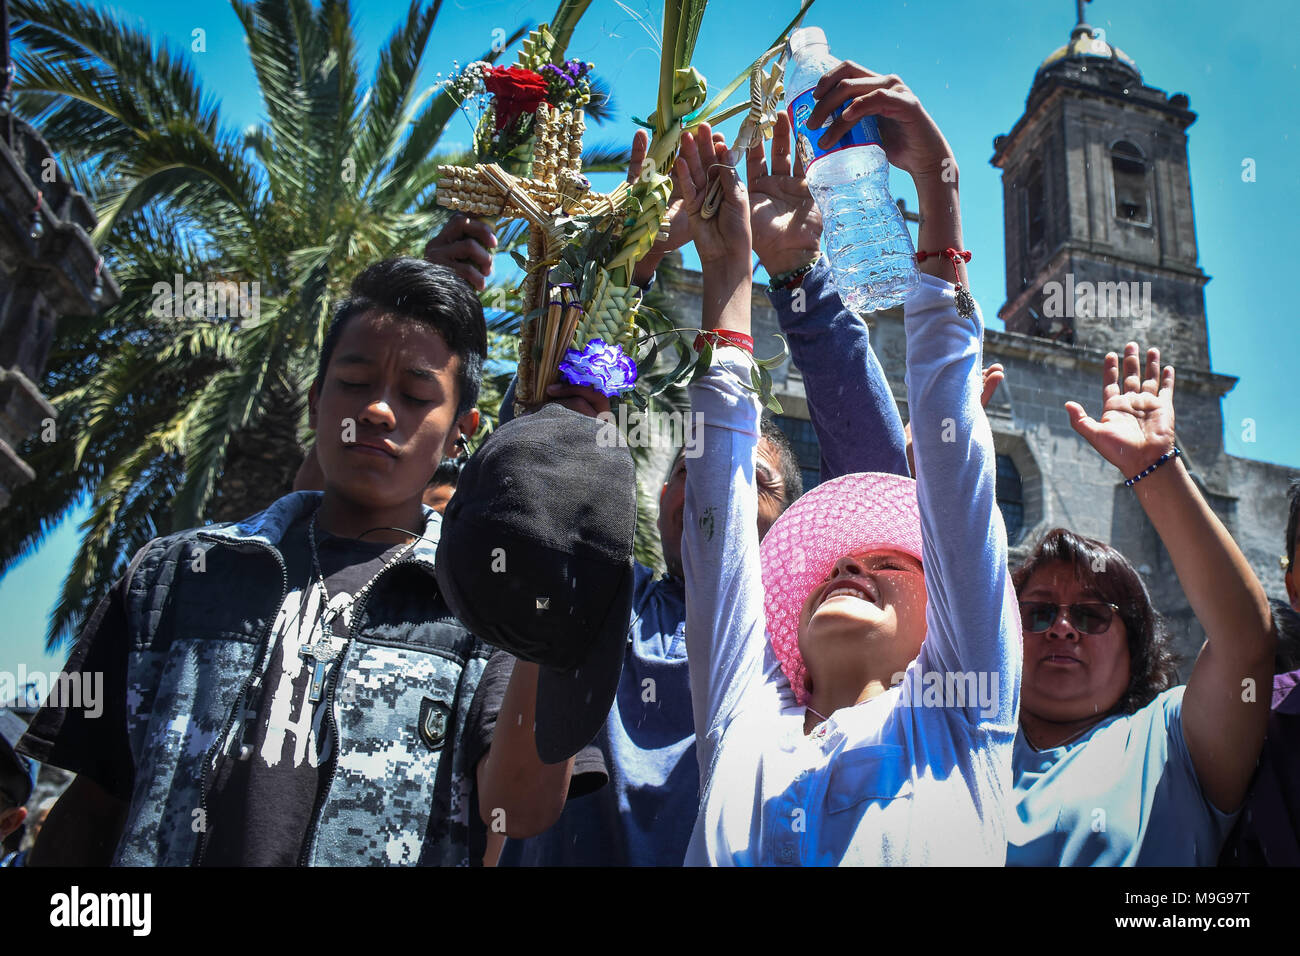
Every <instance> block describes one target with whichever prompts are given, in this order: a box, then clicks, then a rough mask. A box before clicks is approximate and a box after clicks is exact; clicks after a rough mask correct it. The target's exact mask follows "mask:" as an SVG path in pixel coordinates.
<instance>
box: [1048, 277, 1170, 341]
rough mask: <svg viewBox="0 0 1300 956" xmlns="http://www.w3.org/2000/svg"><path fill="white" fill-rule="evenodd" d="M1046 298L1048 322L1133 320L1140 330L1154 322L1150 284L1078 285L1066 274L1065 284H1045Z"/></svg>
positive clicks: (1087, 283) (1085, 283) (1085, 280)
mask: <svg viewBox="0 0 1300 956" xmlns="http://www.w3.org/2000/svg"><path fill="white" fill-rule="evenodd" d="M1043 295H1044V299H1043V316H1044V317H1045V318H1048V319H1062V318H1064V319H1073V318H1075V317H1076V316H1082V317H1085V318H1097V319H1130V320H1132V323H1133V327H1134V328H1139V329H1140V328H1145V327H1146V326H1147V325H1148V324H1149V323H1150V322H1151V283H1150V282H1090V281H1088V280H1087V279H1084V280H1082V281H1080V282H1076V281H1075V279H1074V273H1072V272H1067V273H1066V274H1065V281H1064V282H1056V281H1055V280H1053V281H1052V282H1047V283H1044V284H1043Z"/></svg>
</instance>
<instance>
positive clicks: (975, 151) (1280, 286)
mask: <svg viewBox="0 0 1300 956" xmlns="http://www.w3.org/2000/svg"><path fill="white" fill-rule="evenodd" d="M100 6H104V7H109V8H111V9H113V10H115V11H117V12H118V13H119V14H120V15H122V16H124V17H126V18H130V19H134V20H138V21H141V22H143V23H145V24H147V25H148V29H149V30H150V31H151V32H152V33H153V35H154V36H156V37H159V38H162V37H166V38H168V39H170V40H171V41H172V42H173V43H175V44H177V45H178V46H183V47H184V48H185V49H189V48H191V45H192V38H193V36H194V34H193V31H195V30H197V29H201V30H203V31H205V35H204V41H205V44H206V50H205V51H204V52H201V53H194V54H192V59H193V62H194V64H195V67H196V69H197V70H198V73H199V76H200V78H201V80H202V82H203V84H204V87H205V89H206V90H207V91H208V92H209V93H211V94H213V95H215V96H216V97H217V98H218V99H219V100H220V101H221V105H222V112H223V115H224V116H225V118H226V120H227V122H228V123H229V124H230V125H231V126H232V127H235V128H239V127H243V126H247V125H249V124H251V123H254V122H256V121H257V119H258V117H259V114H260V112H261V104H260V102H259V100H258V98H257V88H256V84H255V82H254V79H253V73H252V69H251V67H250V66H249V63H248V58H247V53H246V50H245V47H244V42H243V35H242V31H241V29H240V27H239V23H238V21H237V19H236V17H235V15H234V13H233V12H232V10H231V9H230V7H229V6H228V5H227V4H224V3H221V2H218V0H191V2H188V3H185V4H176V3H174V2H172V0H130V2H122V3H114V4H101V5H100ZM555 6H556V4H555V2H554V0H475V2H469V0H448V2H445V3H444V4H443V8H442V12H441V14H440V16H439V19H438V23H437V26H436V28H435V32H434V37H433V41H432V43H431V44H430V49H429V51H428V54H427V57H426V72H427V77H426V79H427V81H428V82H429V83H430V84H432V83H433V82H434V81H435V77H434V74H435V73H436V72H438V71H442V72H444V73H445V72H446V71H447V70H448V68H449V66H450V64H451V62H452V61H453V60H459V61H460V62H461V63H465V62H467V61H468V60H470V59H473V58H474V57H476V56H478V55H479V54H480V53H482V52H483V51H484V50H486V49H487V48H488V47H489V46H491V44H492V41H493V35H494V33H493V31H494V30H497V29H498V28H499V29H502V30H505V31H507V32H510V31H511V30H512V29H513V27H514V26H515V25H517V24H519V23H520V22H522V21H524V20H532V21H541V20H545V19H546V18H547V17H549V16H550V15H551V13H552V12H553V11H554V9H555ZM624 7H626V8H627V9H626V10H625V9H623V8H621V7H620V6H619V4H617V3H615V2H613V0H595V2H594V3H593V4H592V8H591V10H590V11H589V12H588V13H587V15H586V17H585V18H584V20H583V22H582V24H581V25H580V26H579V28H578V30H577V32H576V34H575V35H574V39H573V42H572V44H571V45H570V48H569V51H570V55H571V56H578V57H582V58H584V59H587V60H591V61H593V62H595V63H596V67H597V70H598V72H600V73H601V75H603V76H604V77H605V78H606V79H607V80H608V81H609V83H610V85H611V86H612V88H613V90H614V97H615V105H616V109H617V118H616V120H615V121H614V122H613V123H611V124H608V125H606V126H604V127H595V128H593V129H591V130H590V131H589V133H588V143H589V144H593V143H597V142H605V141H619V142H626V141H630V139H631V136H632V133H633V131H634V130H635V126H634V124H633V123H632V122H631V120H630V118H629V116H630V115H638V116H643V117H644V116H645V115H646V114H647V113H649V112H651V111H652V110H653V107H654V103H653V96H654V92H653V85H654V80H655V77H656V76H657V71H658V51H657V47H656V45H655V43H654V42H653V41H652V39H651V38H650V37H649V36H648V35H647V33H646V31H645V30H644V29H643V27H642V26H641V25H640V24H639V23H638V21H637V19H636V17H634V16H633V15H632V13H637V14H639V15H640V16H642V17H646V18H648V19H649V20H650V21H651V22H652V23H653V24H654V25H655V26H656V28H657V26H658V23H659V18H660V15H661V12H662V5H661V4H660V3H658V2H653V3H652V2H648V0H624ZM797 7H798V4H797V2H795V0H743V2H742V0H713V2H712V3H710V5H709V9H708V13H707V14H706V16H705V20H704V25H703V29H702V31H701V36H700V42H699V46H698V48H697V54H696V59H695V64H696V66H697V67H698V68H699V69H700V71H701V72H702V73H704V75H705V76H706V77H707V78H708V80H709V81H710V84H711V85H715V86H717V87H720V86H721V85H723V84H725V83H726V82H727V81H729V80H730V79H731V78H732V77H733V76H734V75H735V74H736V73H738V72H739V71H740V70H741V69H743V68H744V67H745V66H746V65H747V63H748V62H749V61H750V60H751V59H753V58H754V57H755V56H757V55H758V54H759V53H760V52H762V50H763V49H764V48H765V46H766V44H767V43H768V41H769V40H771V38H772V37H773V35H774V34H775V33H776V32H777V30H779V29H780V27H781V26H782V25H783V24H784V23H785V22H786V21H787V20H788V19H789V17H790V16H791V15H792V14H793V12H794V10H796V9H797ZM406 9H407V4H406V3H404V2H398V0H365V2H364V3H355V4H354V10H355V19H356V22H357V24H358V29H359V35H360V41H361V49H362V52H363V55H364V61H363V62H364V63H365V64H366V67H367V71H368V70H369V68H370V67H371V65H372V64H373V62H374V57H375V53H376V51H377V50H378V49H379V48H380V45H381V43H382V42H383V40H384V39H385V38H386V37H387V35H388V34H389V33H390V32H391V30H392V28H393V27H394V26H395V25H396V24H397V23H398V22H399V21H400V20H401V19H403V18H404V17H405V12H406ZM1074 9H1075V5H1074V3H1073V2H1070V0H980V2H979V3H968V2H962V0H910V2H891V3H864V2H862V0H818V2H817V3H816V5H815V6H814V7H813V10H812V11H811V13H810V15H809V19H808V22H809V23H811V24H816V25H819V26H822V27H823V28H825V29H826V32H827V34H828V36H829V37H830V40H831V49H832V52H834V53H835V54H836V55H838V56H840V57H844V58H849V59H854V60H857V61H858V62H861V63H863V64H865V65H867V66H869V67H871V68H872V69H875V70H877V71H879V72H884V73H898V74H899V75H900V76H901V77H902V78H903V79H904V81H905V82H907V83H908V85H909V86H911V87H912V89H913V90H915V91H916V93H917V95H918V96H919V97H920V99H921V102H922V103H923V104H925V106H926V108H927V109H928V110H929V112H930V113H931V115H932V116H934V118H935V119H936V121H937V122H938V123H939V125H940V127H941V128H942V129H943V131H944V133H945V135H946V136H947V137H948V140H949V142H950V143H951V144H952V147H953V149H954V151H955V153H956V155H957V159H958V162H959V164H960V168H961V175H962V209H963V220H964V226H965V236H966V243H967V248H969V249H971V250H973V251H974V253H975V259H974V261H973V263H972V266H971V283H972V288H973V291H974V293H975V296H976V298H977V299H978V300H979V301H980V303H981V304H982V306H983V310H984V313H985V315H986V316H988V317H990V318H989V324H990V326H992V327H999V326H1000V323H999V322H998V321H997V320H996V318H993V316H994V315H995V313H996V311H997V309H998V308H999V307H1000V306H1001V304H1002V303H1003V301H1004V300H1005V288H1004V272H1003V232H1002V188H1001V174H1000V173H999V171H998V170H996V169H994V168H993V167H992V166H990V165H989V162H988V160H989V157H990V156H991V155H992V142H993V137H994V136H995V135H997V134H999V133H1005V132H1008V131H1009V130H1010V129H1011V127H1012V126H1013V125H1014V124H1015V122H1016V120H1017V118H1018V117H1019V116H1020V115H1021V112H1022V111H1023V109H1024V104H1025V97H1026V96H1027V94H1028V92H1029V85H1030V82H1031V81H1032V80H1033V76H1034V71H1035V70H1036V69H1037V67H1038V64H1039V63H1040V62H1041V61H1042V59H1043V58H1044V57H1045V56H1046V55H1047V54H1048V53H1050V52H1051V51H1052V50H1054V49H1056V48H1057V47H1059V46H1061V45H1062V44H1064V43H1065V42H1066V40H1067V39H1068V37H1069V33H1070V30H1071V28H1072V27H1073V25H1074V18H1075V15H1074ZM628 11H632V13H629V12H628ZM1293 13H1294V8H1293V4H1292V3H1290V2H1288V0H1245V2H1240V3H1237V4H1233V5H1231V6H1227V5H1224V4H1223V3H1221V2H1211V0H1144V2H1143V3H1140V4H1139V3H1131V2H1128V3H1121V2H1119V0H1096V2H1094V3H1091V4H1089V6H1088V8H1087V18H1088V21H1089V23H1091V24H1092V25H1093V26H1094V27H1099V28H1102V29H1104V30H1105V31H1106V38H1107V39H1108V40H1109V41H1110V42H1112V43H1114V44H1115V45H1117V46H1119V47H1120V48H1121V49H1122V50H1124V52H1126V53H1127V54H1128V55H1129V56H1131V57H1132V58H1133V59H1134V60H1135V61H1136V62H1137V64H1138V66H1139V68H1140V69H1141V70H1142V73H1143V78H1144V80H1145V81H1146V83H1147V84H1148V85H1151V86H1156V87H1159V88H1161V89H1163V90H1165V91H1167V92H1170V93H1173V92H1176V91H1177V92H1184V93H1186V94H1187V95H1188V97H1189V98H1190V100H1191V108H1192V109H1193V110H1195V111H1196V112H1197V114H1198V115H1199V118H1198V119H1197V121H1196V122H1195V123H1194V124H1193V125H1192V126H1191V128H1190V129H1189V131H1188V135H1189V137H1190V159H1191V170H1192V191H1193V203H1194V207H1195V214H1196V225H1197V230H1198V240H1199V243H1200V256H1201V267H1202V269H1203V270H1204V271H1205V272H1206V273H1207V274H1208V275H1209V276H1211V277H1212V280H1211V282H1210V283H1209V284H1208V285H1207V286H1206V290H1205V298H1206V311H1207V314H1208V316H1209V326H1210V348H1211V358H1212V363H1213V366H1214V368H1215V370H1216V371H1219V372H1222V373H1225V374H1229V375H1235V376H1239V377H1240V379H1241V381H1240V382H1239V383H1238V384H1237V386H1236V388H1235V389H1234V390H1233V391H1232V392H1231V393H1229V395H1228V396H1227V397H1226V399H1225V400H1224V405H1223V409H1224V421H1225V423H1226V425H1225V434H1224V440H1225V445H1226V447H1227V450H1228V451H1229V452H1230V453H1232V454H1237V455H1243V456H1246V457H1251V458H1262V459H1265V460H1268V461H1274V462H1279V463H1282V464H1286V465H1291V466H1295V467H1297V468H1298V469H1300V444H1298V443H1297V441H1296V437H1297V427H1296V424H1295V422H1296V409H1297V404H1298V403H1297V401H1296V397H1295V393H1294V388H1293V387H1290V388H1289V387H1288V386H1290V385H1292V382H1291V381H1290V375H1291V374H1293V372H1292V367H1293V366H1294V364H1295V362H1296V359H1297V358H1300V322H1297V321H1296V320H1295V304H1294V303H1295V300H1296V295H1297V293H1296V288H1297V286H1296V279H1295V276H1296V273H1297V269H1296V264H1295V263H1296V260H1300V252H1294V251H1290V252H1289V251H1287V250H1300V238H1298V237H1297V222H1298V221H1300V216H1297V212H1300V176H1298V175H1297V168H1298V167H1300V164H1297V162H1296V146H1297V144H1293V143H1291V142H1290V139H1289V137H1290V136H1291V135H1292V134H1293V133H1295V132H1296V130H1297V128H1298V126H1300V124H1298V123H1297V119H1298V118H1300V116H1298V114H1300V109H1298V108H1297V105H1296V96H1295V91H1296V90H1297V88H1300V72H1298V68H1297V64H1298V62H1300V54H1298V53H1297V48H1296V45H1295V43H1294V41H1293V39H1292V38H1291V35H1290V33H1291V31H1288V30H1285V29H1281V28H1280V27H1281V26H1282V25H1283V24H1288V23H1290V22H1291V19H1292V15H1293ZM512 60H513V57H510V58H508V60H507V61H506V62H510V61H512ZM734 126H735V122H734V121H733V123H732V125H730V126H728V127H726V128H725V129H726V130H727V131H728V132H734ZM471 132H472V130H471V127H470V124H469V122H468V121H466V120H462V121H458V123H456V124H454V125H453V126H452V127H451V129H450V131H449V135H448V137H447V140H446V142H447V143H450V142H453V141H459V142H460V143H461V144H466V143H468V142H469V141H470V137H471ZM1298 135H1300V134H1298ZM1246 158H1250V159H1253V160H1254V161H1255V168H1256V178H1255V181H1254V182H1243V181H1242V178H1241V171H1242V162H1243V160H1244V159H1246ZM892 185H893V188H894V190H895V192H896V194H897V195H900V196H903V197H904V198H906V199H907V201H908V204H909V206H911V207H912V208H915V206H916V201H915V195H914V194H913V193H912V191H911V186H910V181H909V180H908V179H907V177H906V176H905V175H902V174H899V173H897V172H895V174H894V179H893V183H892ZM1155 344H1159V343H1155ZM1083 399H1084V400H1085V402H1092V403H1093V404H1095V396H1091V395H1088V396H1083ZM1062 414H1064V412H1062ZM1246 419H1250V420H1252V421H1253V422H1254V435H1253V437H1254V439H1255V440H1254V441H1253V442H1249V441H1243V436H1245V437H1250V435H1249V429H1248V428H1246V427H1244V425H1243V422H1244V421H1245V420H1246ZM79 518H80V516H78V518H77V520H79ZM74 523H75V522H74V521H67V522H65V523H64V525H63V526H62V527H61V528H60V529H59V530H58V531H57V532H56V533H55V534H54V535H52V536H51V537H50V538H49V539H48V540H47V542H46V544H45V546H44V547H42V549H41V550H40V551H39V552H38V553H37V554H36V555H35V556H33V557H32V558H31V559H29V560H27V561H25V562H23V563H22V564H20V565H18V566H17V567H16V568H14V569H13V570H12V571H10V572H9V574H7V575H6V576H5V577H4V578H3V579H0V620H4V621H6V622H8V627H7V629H6V630H7V634H6V636H5V638H3V640H2V641H0V670H9V671H12V670H16V669H17V667H18V665H19V664H20V663H22V664H25V665H26V667H27V668H28V669H29V670H30V669H34V668H40V669H43V670H50V669H57V668H58V667H59V666H60V665H61V663H62V659H63V657H64V656H65V653H64V652H60V653H58V654H55V655H47V654H46V653H45V652H44V650H43V646H44V633H45V623H46V618H47V616H48V613H49V609H50V608H51V607H52V606H53V603H54V601H55V600H56V598H57V594H58V587H59V584H60V582H61V579H62V576H63V574H64V573H65V572H66V569H67V566H68V563H69V561H70V560H71V555H72V553H73V550H74V548H75V542H76V538H77V535H76V529H75V527H74V526H73V525H74Z"/></svg>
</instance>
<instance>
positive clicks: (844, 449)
mask: <svg viewBox="0 0 1300 956" xmlns="http://www.w3.org/2000/svg"><path fill="white" fill-rule="evenodd" d="M768 299H769V300H771V302H772V306H773V308H775V309H776V314H777V318H778V319H779V320H780V323H781V331H782V333H784V335H785V337H786V341H787V342H788V343H789V346H790V357H791V360H792V361H793V362H794V364H795V365H796V366H797V367H798V368H799V370H800V372H802V373H803V385H804V392H805V395H806V396H807V400H808V417H809V418H810V419H811V421H812V425H813V429H814V430H815V431H816V432H817V440H818V443H819V444H820V445H821V479H822V481H829V480H830V479H832V478H838V477H839V476H840V475H847V474H852V473H854V472H862V471H880V472H888V473H890V474H895V475H903V476H907V475H909V474H910V473H911V472H910V471H909V470H908V467H907V459H906V457H905V454H904V443H905V439H904V436H903V423H902V420H901V419H900V418H899V416H898V407H897V405H896V404H895V403H894V396H893V392H892V391H891V390H890V388H889V382H888V381H887V380H886V378H885V372H884V369H883V368H881V365H880V361H879V360H878V359H877V358H876V353H875V352H874V351H873V350H872V348H871V340H870V332H869V331H868V329H867V325H866V323H865V322H863V321H862V320H861V319H860V318H858V316H856V315H854V314H853V313H852V312H850V311H848V310H847V309H846V308H844V303H843V302H842V301H841V299H840V296H839V293H838V292H837V291H836V290H835V286H834V284H833V283H832V282H831V278H830V267H829V266H828V265H827V264H826V261H825V260H824V259H823V260H819V261H818V262H817V264H816V265H815V266H813V270H812V272H810V273H809V274H808V276H807V277H806V278H805V279H804V281H803V284H802V285H801V286H800V287H799V288H798V289H795V290H793V291H791V290H785V289H781V290H777V291H775V292H771V291H769V292H768ZM796 306H798V308H796Z"/></svg>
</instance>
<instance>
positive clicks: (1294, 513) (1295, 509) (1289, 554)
mask: <svg viewBox="0 0 1300 956" xmlns="http://www.w3.org/2000/svg"><path fill="white" fill-rule="evenodd" d="M1286 494H1287V497H1288V498H1290V499H1291V513H1290V515H1288V516H1287V519H1286V544H1285V545H1284V547H1285V548H1286V567H1287V570H1288V571H1295V570H1296V566H1295V533H1296V530H1297V529H1296V526H1297V525H1300V478H1292V479H1291V486H1290V487H1289V488H1287V491H1286Z"/></svg>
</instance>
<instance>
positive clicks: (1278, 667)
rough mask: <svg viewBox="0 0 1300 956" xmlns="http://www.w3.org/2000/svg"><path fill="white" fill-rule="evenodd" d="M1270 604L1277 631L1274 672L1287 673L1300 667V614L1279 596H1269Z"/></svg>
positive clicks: (1274, 626)
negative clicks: (1279, 598) (1278, 597)
mask: <svg viewBox="0 0 1300 956" xmlns="http://www.w3.org/2000/svg"><path fill="white" fill-rule="evenodd" d="M1268 606H1269V609H1270V610H1271V611H1272V612H1273V629H1274V630H1276V631H1277V653H1276V654H1275V655H1274V658H1273V673H1275V674H1285V673H1287V672H1288V671H1293V670H1296V669H1297V668H1300V614H1297V613H1296V612H1295V610H1294V609H1292V607H1291V605H1290V604H1287V603H1286V601H1279V600H1278V599H1277V598H1269V600H1268Z"/></svg>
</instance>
